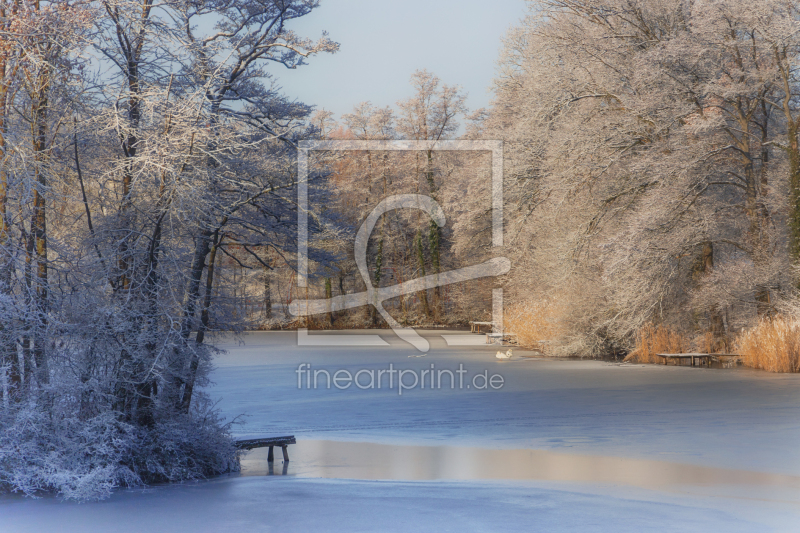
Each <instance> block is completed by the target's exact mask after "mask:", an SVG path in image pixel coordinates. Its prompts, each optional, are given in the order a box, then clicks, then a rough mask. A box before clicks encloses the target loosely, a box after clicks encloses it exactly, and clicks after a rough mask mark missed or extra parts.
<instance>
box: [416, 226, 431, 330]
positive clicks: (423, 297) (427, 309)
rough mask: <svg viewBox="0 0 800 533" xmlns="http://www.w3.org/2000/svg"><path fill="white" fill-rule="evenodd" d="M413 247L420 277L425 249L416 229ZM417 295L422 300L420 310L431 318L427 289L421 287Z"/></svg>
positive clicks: (423, 270) (422, 273) (423, 265)
mask: <svg viewBox="0 0 800 533" xmlns="http://www.w3.org/2000/svg"><path fill="white" fill-rule="evenodd" d="M414 248H415V249H416V252H417V264H418V266H419V270H420V274H421V276H420V277H424V276H425V250H424V248H423V246H422V235H421V234H420V232H419V230H417V234H416V236H415V237H414ZM417 294H418V295H419V299H420V301H421V302H422V311H423V312H424V313H425V317H426V318H431V308H430V306H429V305H428V291H427V290H426V289H422V290H421V291H419V292H418V293H417Z"/></svg>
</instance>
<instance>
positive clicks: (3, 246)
mask: <svg viewBox="0 0 800 533" xmlns="http://www.w3.org/2000/svg"><path fill="white" fill-rule="evenodd" d="M0 18H2V19H3V20H5V19H6V8H5V4H3V5H2V8H0ZM8 54H9V52H8V51H7V50H4V51H0V294H11V269H12V262H11V250H10V246H11V233H10V231H11V230H10V228H9V225H8V212H7V203H8V154H7V153H6V150H7V147H6V131H7V125H6V118H7V116H8V109H7V106H6V104H7V101H8V89H9V86H8V81H9V80H8V77H9V72H8V68H9V67H8ZM0 365H2V366H7V367H8V369H9V370H8V389H9V395H10V396H11V397H12V398H16V397H17V395H16V394H15V393H16V391H18V390H19V389H20V386H21V382H22V372H21V369H20V364H19V357H18V356H17V342H16V333H15V330H14V327H13V324H12V323H10V322H4V323H0Z"/></svg>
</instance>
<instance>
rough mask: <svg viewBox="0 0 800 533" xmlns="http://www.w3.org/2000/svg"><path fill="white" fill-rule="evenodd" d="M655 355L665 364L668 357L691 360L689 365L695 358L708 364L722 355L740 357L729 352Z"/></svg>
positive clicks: (692, 364) (692, 363)
mask: <svg viewBox="0 0 800 533" xmlns="http://www.w3.org/2000/svg"><path fill="white" fill-rule="evenodd" d="M656 356H658V357H661V358H662V359H664V364H665V365H666V364H667V362H668V361H669V360H670V359H674V360H675V361H681V362H682V361H684V360H687V359H688V360H691V366H695V364H694V362H695V359H697V360H699V361H700V362H701V363H705V364H706V365H708V364H710V362H711V361H712V360H716V361H718V360H720V358H722V357H734V358H735V357H741V356H740V355H738V354H730V353H657V354H656Z"/></svg>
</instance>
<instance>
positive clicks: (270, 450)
mask: <svg viewBox="0 0 800 533" xmlns="http://www.w3.org/2000/svg"><path fill="white" fill-rule="evenodd" d="M274 460H275V456H274V455H273V454H272V446H270V447H269V453H268V454H267V462H270V463H271V462H273V461H274Z"/></svg>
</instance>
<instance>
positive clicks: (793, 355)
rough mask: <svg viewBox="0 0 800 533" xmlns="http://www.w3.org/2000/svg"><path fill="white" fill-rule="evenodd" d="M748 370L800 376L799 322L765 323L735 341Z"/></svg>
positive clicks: (786, 319)
mask: <svg viewBox="0 0 800 533" xmlns="http://www.w3.org/2000/svg"><path fill="white" fill-rule="evenodd" d="M736 349H737V352H738V353H739V354H740V355H741V356H742V363H743V364H744V365H745V366H749V367H752V368H758V369H761V370H767V371H769V372H800V320H798V319H792V318H785V317H782V316H777V317H775V318H771V319H763V320H761V321H760V322H759V323H758V325H756V326H754V327H752V328H750V329H747V330H745V331H743V332H742V334H741V335H739V337H738V338H737V339H736Z"/></svg>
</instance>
